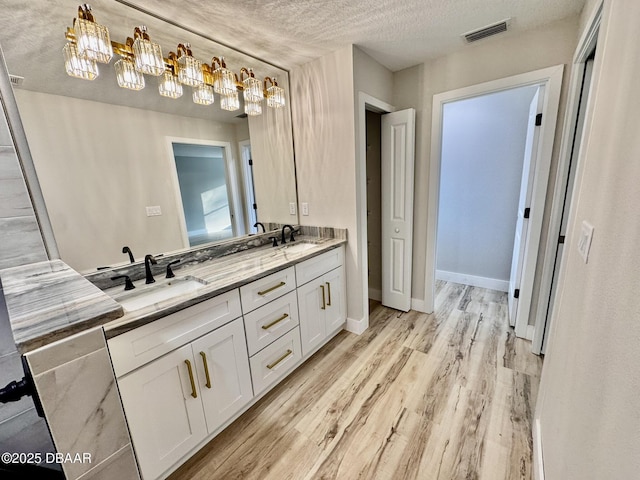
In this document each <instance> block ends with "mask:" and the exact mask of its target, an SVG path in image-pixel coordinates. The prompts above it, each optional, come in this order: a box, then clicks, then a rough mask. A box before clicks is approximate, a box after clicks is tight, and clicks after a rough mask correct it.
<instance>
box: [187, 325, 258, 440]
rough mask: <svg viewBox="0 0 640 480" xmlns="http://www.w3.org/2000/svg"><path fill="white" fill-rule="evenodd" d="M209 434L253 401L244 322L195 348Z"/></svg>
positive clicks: (208, 337) (206, 338)
mask: <svg viewBox="0 0 640 480" xmlns="http://www.w3.org/2000/svg"><path fill="white" fill-rule="evenodd" d="M191 346H192V348H193V356H194V358H195V360H196V365H197V367H196V371H197V377H198V388H199V390H200V392H201V394H202V405H203V406H204V415H205V418H206V420H207V427H208V431H209V433H213V432H215V431H216V430H217V429H218V428H219V427H220V426H221V425H222V424H223V423H224V422H226V421H227V420H229V419H230V418H231V417H232V416H233V415H234V414H235V413H237V412H238V411H240V409H241V408H242V407H244V406H245V405H246V404H247V403H249V402H250V401H251V399H252V398H253V390H252V387H251V373H250V371H249V355H248V354H247V344H246V341H245V335H244V325H243V323H242V318H237V319H236V320H234V321H233V322H231V323H228V324H227V325H225V326H223V327H220V328H218V329H217V330H214V331H213V332H211V333H209V334H207V335H205V336H204V337H202V338H199V339H198V340H196V341H194V342H193V343H192V344H191Z"/></svg>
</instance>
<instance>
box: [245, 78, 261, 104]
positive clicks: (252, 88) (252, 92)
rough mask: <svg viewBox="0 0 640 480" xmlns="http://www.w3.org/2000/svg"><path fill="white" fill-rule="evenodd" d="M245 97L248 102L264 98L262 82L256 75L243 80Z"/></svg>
mask: <svg viewBox="0 0 640 480" xmlns="http://www.w3.org/2000/svg"><path fill="white" fill-rule="evenodd" d="M242 85H243V87H244V92H243V94H244V99H245V101H247V102H259V101H261V100H262V99H263V98H264V92H263V91H262V82H261V81H260V80H258V79H257V78H255V77H247V78H245V79H244V80H243V81H242Z"/></svg>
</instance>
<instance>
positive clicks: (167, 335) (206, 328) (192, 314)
mask: <svg viewBox="0 0 640 480" xmlns="http://www.w3.org/2000/svg"><path fill="white" fill-rule="evenodd" d="M241 315H242V310H241V308H240V295H239V293H238V290H237V289H236V290H231V291H230V292H227V293H223V294H222V295H218V296H217V297H214V298H212V299H209V300H205V301H204V302H201V303H198V304H196V305H193V306H192V307H188V308H185V309H184V310H181V311H179V312H176V313H172V314H171V315H167V316H166V317H164V318H160V319H158V320H156V321H154V322H151V323H148V324H146V325H143V326H141V327H138V328H135V329H133V330H131V331H129V332H126V333H123V334H122V335H118V336H117V337H113V338H111V339H109V340H108V342H107V343H108V345H109V353H110V354H111V361H112V363H113V368H114V370H115V372H116V377H121V376H122V375H124V374H126V373H128V372H130V371H132V370H134V369H136V368H138V367H140V366H142V365H144V364H145V363H148V362H150V361H152V360H155V359H156V358H158V357H160V356H161V355H164V354H165V353H168V352H170V351H172V350H175V349H176V348H178V347H181V346H182V345H185V344H187V343H189V342H190V341H192V340H195V339H196V338H198V337H201V336H202V335H204V334H206V333H209V332H211V331H212V330H215V329H216V328H218V327H221V326H222V325H224V324H226V323H229V322H230V321H231V320H233V319H235V318H238V317H240V316H241Z"/></svg>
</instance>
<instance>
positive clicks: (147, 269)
mask: <svg viewBox="0 0 640 480" xmlns="http://www.w3.org/2000/svg"><path fill="white" fill-rule="evenodd" d="M157 263H158V262H156V259H155V258H154V256H153V255H151V254H147V255H145V256H144V273H145V274H146V276H147V279H146V280H145V282H144V283H146V284H149V283H154V282H155V279H154V278H153V274H152V273H151V265H152V264H153V265H156V264H157Z"/></svg>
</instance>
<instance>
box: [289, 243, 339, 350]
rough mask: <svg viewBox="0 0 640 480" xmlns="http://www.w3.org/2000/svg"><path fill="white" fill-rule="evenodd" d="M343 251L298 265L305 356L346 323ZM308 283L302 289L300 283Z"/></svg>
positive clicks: (299, 305) (299, 299)
mask: <svg viewBox="0 0 640 480" xmlns="http://www.w3.org/2000/svg"><path fill="white" fill-rule="evenodd" d="M343 261H344V250H343V249H342V248H336V249H334V250H331V251H329V252H327V253H324V254H322V255H318V256H317V257H314V258H312V259H309V260H306V261H305V262H302V263H300V264H298V265H296V278H297V279H298V307H299V311H300V338H301V341H302V353H303V355H304V356H307V355H309V354H311V353H312V352H313V351H314V350H315V349H316V348H317V347H319V346H320V345H322V344H323V343H324V342H325V340H326V339H327V338H328V337H329V336H331V335H332V334H333V333H335V332H336V331H337V330H338V329H340V328H342V327H343V325H344V322H345V320H346V308H345V307H346V306H345V298H346V295H345V282H344V266H343ZM301 280H302V281H305V280H306V281H307V283H305V284H303V285H300V282H301Z"/></svg>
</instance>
